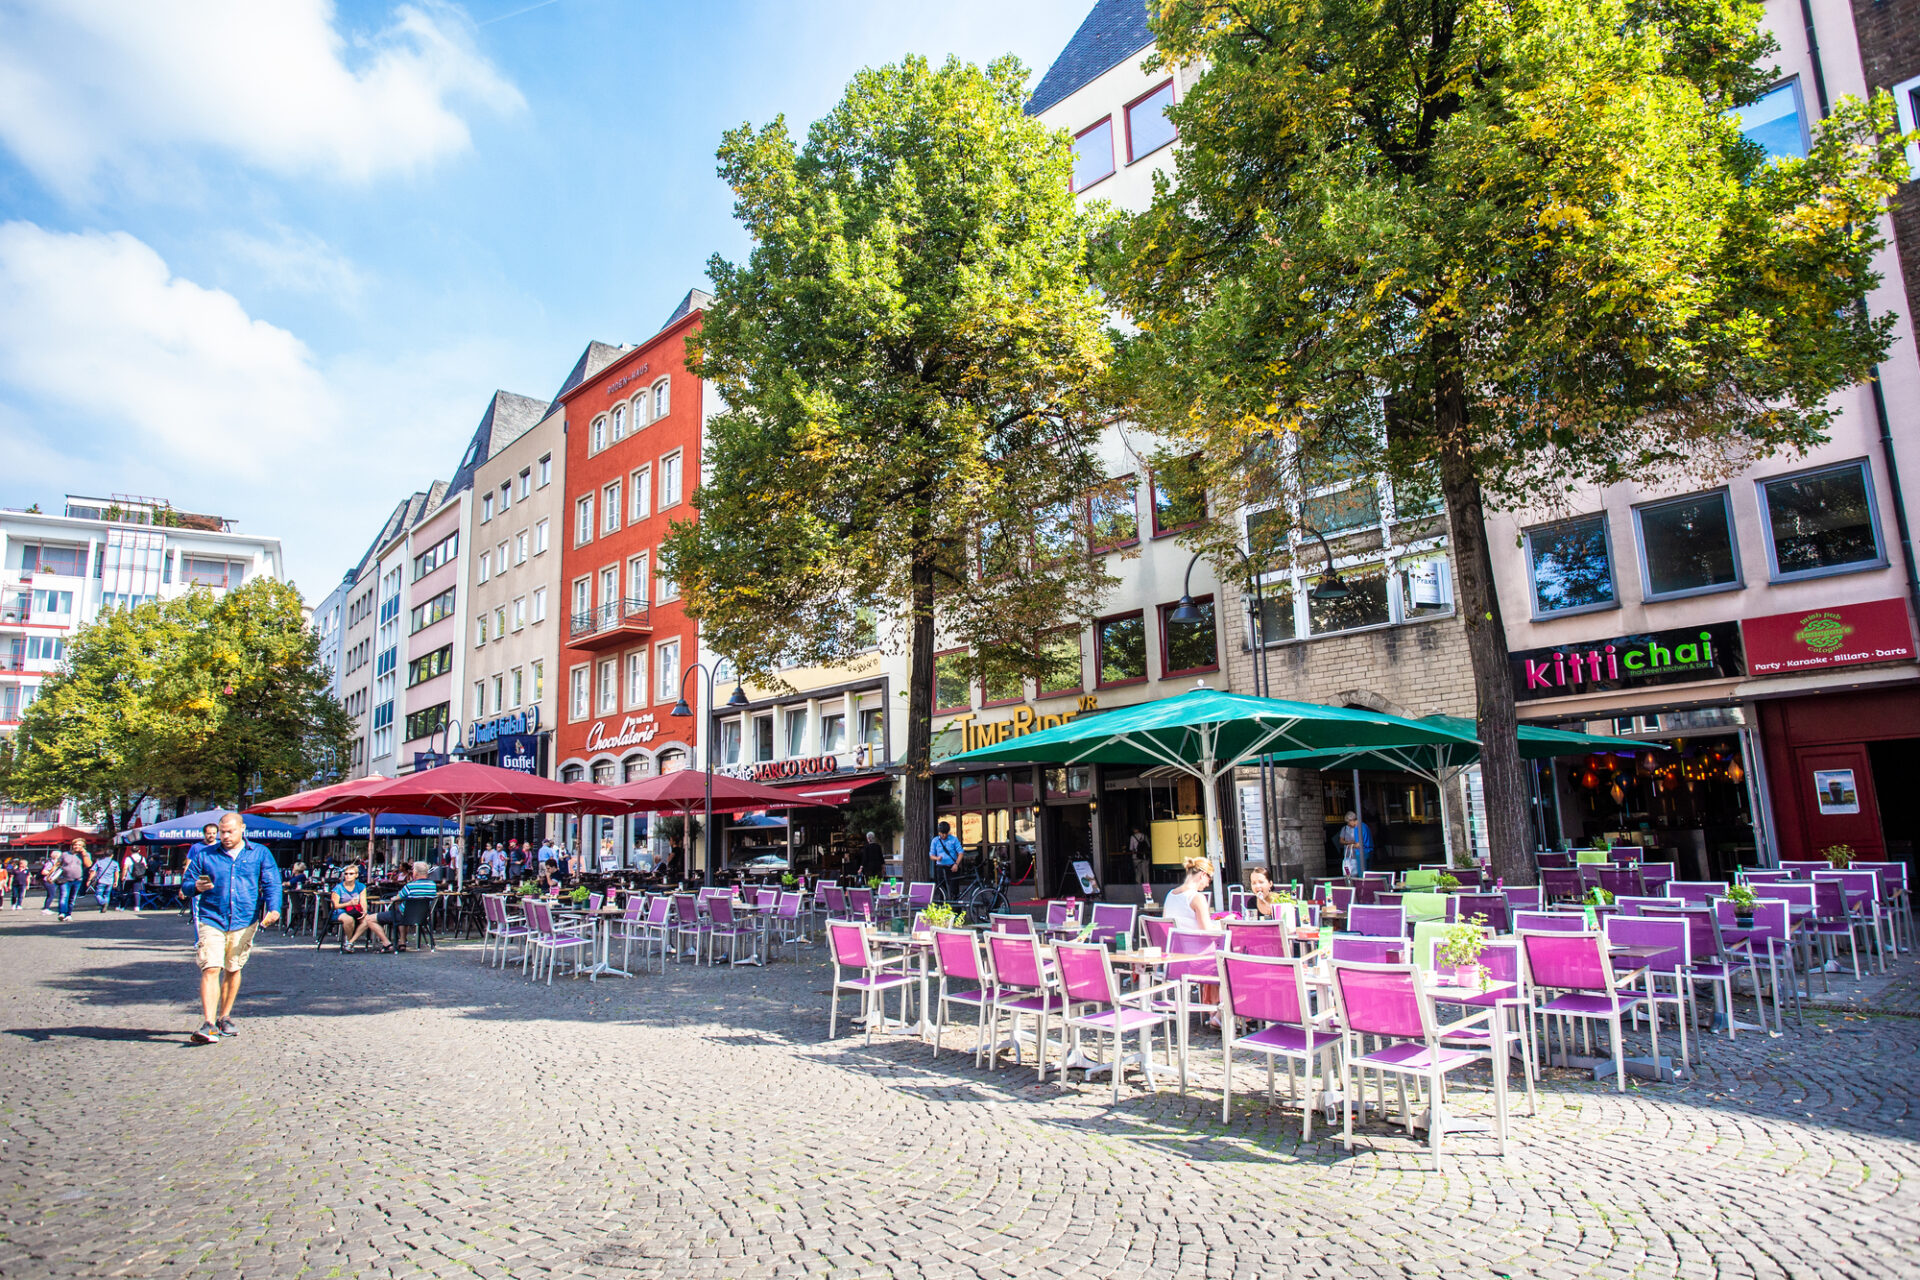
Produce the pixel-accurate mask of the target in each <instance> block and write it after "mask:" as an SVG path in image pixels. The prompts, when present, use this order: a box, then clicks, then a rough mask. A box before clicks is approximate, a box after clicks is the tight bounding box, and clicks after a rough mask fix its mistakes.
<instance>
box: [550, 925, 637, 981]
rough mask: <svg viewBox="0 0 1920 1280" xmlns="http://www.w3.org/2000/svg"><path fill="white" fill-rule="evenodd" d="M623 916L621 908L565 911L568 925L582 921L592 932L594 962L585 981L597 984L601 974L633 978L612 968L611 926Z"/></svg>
mask: <svg viewBox="0 0 1920 1280" xmlns="http://www.w3.org/2000/svg"><path fill="white" fill-rule="evenodd" d="M624 915H626V910H625V908H622V907H601V908H600V909H599V910H598V911H566V912H565V913H564V918H565V919H566V920H567V921H568V922H569V923H572V922H574V921H584V922H585V923H586V926H587V927H588V928H589V929H591V930H593V934H592V937H593V944H594V948H595V952H594V962H593V967H592V968H591V969H588V970H587V981H589V982H598V981H599V980H600V976H601V975H602V974H610V975H612V976H613V977H616V978H631V977H632V976H633V975H632V974H631V973H628V972H627V971H626V970H625V969H616V968H614V967H613V954H612V942H613V926H614V923H615V922H616V921H618V920H619V919H620V918H621V917H622V916H624Z"/></svg>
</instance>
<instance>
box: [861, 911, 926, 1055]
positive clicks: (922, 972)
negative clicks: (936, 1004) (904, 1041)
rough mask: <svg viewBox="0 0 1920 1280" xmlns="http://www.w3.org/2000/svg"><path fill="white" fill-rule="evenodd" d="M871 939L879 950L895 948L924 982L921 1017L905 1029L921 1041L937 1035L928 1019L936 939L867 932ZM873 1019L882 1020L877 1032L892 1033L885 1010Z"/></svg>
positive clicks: (877, 1012)
mask: <svg viewBox="0 0 1920 1280" xmlns="http://www.w3.org/2000/svg"><path fill="white" fill-rule="evenodd" d="M867 936H868V937H869V938H872V939H873V941H874V944H875V945H876V946H880V947H892V948H895V949H897V950H899V951H900V952H901V953H902V954H903V955H905V956H906V958H907V959H908V960H909V961H911V962H912V964H913V967H914V971H915V973H916V974H917V975H918V976H919V979H920V1010H919V1012H920V1017H919V1019H918V1020H917V1021H915V1022H905V1023H901V1024H899V1025H900V1026H901V1027H902V1029H905V1030H911V1031H912V1032H913V1033H914V1034H915V1035H916V1036H918V1037H919V1038H920V1039H922V1040H925V1039H926V1038H927V1037H928V1036H929V1035H931V1034H933V1030H934V1027H933V1022H932V1020H931V1019H930V1018H928V1017H927V973H928V970H927V960H928V958H929V957H930V956H932V955H933V935H932V934H931V933H924V932H923V933H895V932H893V931H892V930H890V929H869V930H867ZM873 1017H874V1018H877V1019H879V1021H877V1022H875V1023H874V1029H875V1030H877V1031H885V1030H887V1029H888V1025H889V1024H888V1023H887V1019H886V1015H885V1013H884V1011H883V1007H876V1008H875V1010H874V1012H873Z"/></svg>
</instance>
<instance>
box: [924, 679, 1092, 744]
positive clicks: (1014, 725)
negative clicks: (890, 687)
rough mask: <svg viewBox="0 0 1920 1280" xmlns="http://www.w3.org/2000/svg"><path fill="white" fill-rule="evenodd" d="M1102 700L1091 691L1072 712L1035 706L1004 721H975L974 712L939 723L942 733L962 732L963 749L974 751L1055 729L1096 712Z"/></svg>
mask: <svg viewBox="0 0 1920 1280" xmlns="http://www.w3.org/2000/svg"><path fill="white" fill-rule="evenodd" d="M1099 707H1100V699H1099V698H1098V697H1096V696H1095V695H1093V694H1091V693H1085V694H1081V695H1080V705H1079V706H1078V707H1077V708H1075V709H1074V710H1073V711H1069V712H1063V713H1062V714H1060V715H1057V716H1043V715H1041V714H1040V713H1039V712H1038V711H1035V710H1034V709H1033V708H1032V707H1030V706H1028V707H1016V708H1014V711H1013V715H1012V716H1011V717H1009V718H1008V719H1005V720H995V721H993V722H992V723H991V724H975V723H974V722H973V718H974V713H973V712H971V711H969V712H968V713H967V714H966V715H963V716H955V717H954V718H953V719H951V720H949V721H947V722H946V723H945V724H944V725H942V726H940V732H941V733H945V732H946V731H947V730H949V729H958V730H959V731H960V750H961V751H973V750H975V749H977V748H979V747H990V746H992V745H994V744H995V743H996V742H1005V741H1007V740H1008V739H1010V738H1024V737H1025V736H1026V735H1028V734H1029V733H1038V732H1040V731H1041V730H1042V729H1052V728H1055V727H1056V726H1059V725H1063V724H1065V723H1067V722H1068V721H1069V720H1071V719H1073V718H1074V717H1075V716H1076V715H1078V714H1079V713H1080V712H1082V711H1097V710H1098V709H1099Z"/></svg>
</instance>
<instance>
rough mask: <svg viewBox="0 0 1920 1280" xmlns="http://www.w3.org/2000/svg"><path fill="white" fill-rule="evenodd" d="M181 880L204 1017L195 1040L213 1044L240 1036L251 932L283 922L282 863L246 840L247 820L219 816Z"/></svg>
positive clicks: (190, 860) (191, 856)
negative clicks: (238, 1016)
mask: <svg viewBox="0 0 1920 1280" xmlns="http://www.w3.org/2000/svg"><path fill="white" fill-rule="evenodd" d="M180 882H181V884H182V885H183V886H185V887H186V888H187V890H188V892H189V893H191V894H192V897H191V899H190V903H191V910H192V912H193V922H194V929H195V931H196V932H197V933H198V935H199V946H198V948H197V950H196V956H197V959H198V961H199V964H200V1011H201V1013H203V1014H205V1015H206V1020H205V1021H204V1022H202V1023H201V1024H200V1029H199V1030H198V1031H196V1032H194V1033H193V1042H194V1043H195V1044H212V1043H214V1042H215V1041H216V1040H218V1039H220V1038H221V1037H222V1036H231V1035H235V1034H237V1033H236V1031H235V1030H234V1025H233V1017H232V1014H233V1001H234V998H235V997H236V996H238V995H239V994H240V970H241V969H242V968H243V967H245V965H246V963H247V957H248V955H249V954H251V952H252V949H253V932H254V930H255V929H257V928H258V927H259V926H261V925H263V924H264V925H266V926H267V927H268V928H272V927H273V926H274V925H275V924H278V923H279V921H280V867H279V865H278V864H276V863H275V862H274V860H273V855H272V854H271V853H268V852H267V851H266V849H264V848H262V847H261V846H260V845H257V844H255V843H254V842H253V841H251V840H249V839H247V829H246V822H245V820H244V819H243V818H241V816H240V815H239V814H237V813H230V814H228V815H226V816H225V817H224V818H222V819H220V824H219V840H218V841H217V842H216V843H214V844H212V845H195V846H194V849H193V852H191V853H189V854H188V855H187V866H186V872H185V874H184V875H182V876H181V878H180Z"/></svg>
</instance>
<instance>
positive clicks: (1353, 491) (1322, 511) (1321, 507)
mask: <svg viewBox="0 0 1920 1280" xmlns="http://www.w3.org/2000/svg"><path fill="white" fill-rule="evenodd" d="M1300 523H1301V524H1302V525H1304V526H1306V527H1307V528H1309V529H1314V530H1318V531H1319V532H1321V533H1326V534H1333V533H1344V532H1346V531H1347V530H1348V529H1364V528H1366V527H1368V526H1369V525H1377V524H1379V523H1380V493H1379V490H1377V489H1376V488H1375V487H1374V486H1373V485H1372V484H1370V483H1368V482H1367V481H1364V480H1362V481H1357V482H1355V483H1353V484H1348V485H1343V486H1341V487H1340V488H1337V489H1330V490H1326V491H1323V492H1321V493H1318V494H1315V495H1314V496H1313V497H1310V498H1306V499H1304V500H1302V502H1301V503H1300Z"/></svg>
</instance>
